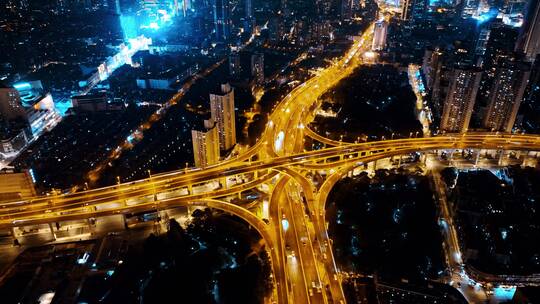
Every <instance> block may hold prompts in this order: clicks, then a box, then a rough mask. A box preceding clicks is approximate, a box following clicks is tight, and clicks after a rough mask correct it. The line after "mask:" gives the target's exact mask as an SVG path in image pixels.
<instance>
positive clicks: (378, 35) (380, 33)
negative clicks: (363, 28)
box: [371, 20, 388, 51]
mask: <svg viewBox="0 0 540 304" xmlns="http://www.w3.org/2000/svg"><path fill="white" fill-rule="evenodd" d="M387 33H388V23H387V22H386V21H384V20H381V21H378V22H376V23H375V30H374V33H373V45H372V47H371V49H372V50H374V51H381V50H383V49H384V48H385V47H386V35H387Z"/></svg>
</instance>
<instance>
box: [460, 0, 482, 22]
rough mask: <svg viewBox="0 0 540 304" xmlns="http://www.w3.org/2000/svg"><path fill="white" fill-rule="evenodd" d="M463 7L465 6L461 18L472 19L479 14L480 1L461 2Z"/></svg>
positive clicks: (465, 0) (466, 0)
mask: <svg viewBox="0 0 540 304" xmlns="http://www.w3.org/2000/svg"><path fill="white" fill-rule="evenodd" d="M461 5H463V7H462V9H461V17H463V18H468V17H472V16H474V15H475V14H476V13H477V12H478V6H479V5H480V0H464V1H463V2H461Z"/></svg>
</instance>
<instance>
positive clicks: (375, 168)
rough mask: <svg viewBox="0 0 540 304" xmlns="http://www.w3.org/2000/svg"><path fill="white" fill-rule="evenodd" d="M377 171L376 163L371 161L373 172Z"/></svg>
mask: <svg viewBox="0 0 540 304" xmlns="http://www.w3.org/2000/svg"><path fill="white" fill-rule="evenodd" d="M376 170H377V161H376V160H375V161H373V172H375V171H376Z"/></svg>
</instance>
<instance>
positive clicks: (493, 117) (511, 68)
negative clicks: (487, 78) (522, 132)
mask: <svg viewBox="0 0 540 304" xmlns="http://www.w3.org/2000/svg"><path fill="white" fill-rule="evenodd" d="M529 76H530V66H529V65H528V64H525V63H523V62H519V61H517V62H516V61H513V60H507V61H505V62H503V63H502V64H501V65H500V66H499V67H498V68H497V71H496V76H495V82H494V83H493V86H492V88H491V91H490V96H489V104H488V108H487V112H486V116H485V117H484V122H483V125H484V127H485V128H487V129H489V130H494V131H505V132H510V131H512V128H513V126H514V123H515V121H516V117H517V113H518V109H519V106H520V104H521V100H522V99H523V94H524V92H525V89H526V87H527V80H528V79H529Z"/></svg>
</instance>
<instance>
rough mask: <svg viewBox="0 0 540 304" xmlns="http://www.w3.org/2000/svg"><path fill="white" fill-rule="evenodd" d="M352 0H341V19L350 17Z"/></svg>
mask: <svg viewBox="0 0 540 304" xmlns="http://www.w3.org/2000/svg"><path fill="white" fill-rule="evenodd" d="M352 10H353V0H341V19H350V18H351V17H352Z"/></svg>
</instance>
